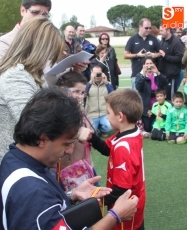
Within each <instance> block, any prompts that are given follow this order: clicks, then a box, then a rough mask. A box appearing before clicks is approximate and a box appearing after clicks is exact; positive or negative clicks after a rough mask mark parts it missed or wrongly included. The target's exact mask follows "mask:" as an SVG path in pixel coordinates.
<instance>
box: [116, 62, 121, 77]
mask: <svg viewBox="0 0 187 230" xmlns="http://www.w3.org/2000/svg"><path fill="white" fill-rule="evenodd" d="M115 66H116V72H117V74H118V75H121V69H120V68H119V65H118V62H117V60H116V62H115Z"/></svg>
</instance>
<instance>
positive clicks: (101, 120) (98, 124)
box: [92, 115, 112, 133]
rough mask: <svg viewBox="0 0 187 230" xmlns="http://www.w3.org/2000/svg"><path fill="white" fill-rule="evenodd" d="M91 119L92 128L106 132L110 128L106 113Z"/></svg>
mask: <svg viewBox="0 0 187 230" xmlns="http://www.w3.org/2000/svg"><path fill="white" fill-rule="evenodd" d="M92 121H93V125H94V129H95V130H99V131H100V132H102V133H107V132H109V131H110V130H111V129H112V128H111V125H110V122H109V121H108V119H107V118H106V115H104V116H101V117H98V118H92Z"/></svg>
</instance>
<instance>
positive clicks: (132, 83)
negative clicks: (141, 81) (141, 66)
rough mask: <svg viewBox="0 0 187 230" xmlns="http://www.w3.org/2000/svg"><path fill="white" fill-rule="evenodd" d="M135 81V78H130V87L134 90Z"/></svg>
mask: <svg viewBox="0 0 187 230" xmlns="http://www.w3.org/2000/svg"><path fill="white" fill-rule="evenodd" d="M135 80H136V77H131V85H132V89H136V84H135Z"/></svg>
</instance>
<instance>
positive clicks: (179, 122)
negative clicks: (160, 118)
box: [165, 92, 187, 144]
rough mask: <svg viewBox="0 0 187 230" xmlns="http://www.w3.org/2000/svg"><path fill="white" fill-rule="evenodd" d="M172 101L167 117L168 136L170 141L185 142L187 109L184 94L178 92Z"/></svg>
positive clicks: (186, 135)
mask: <svg viewBox="0 0 187 230" xmlns="http://www.w3.org/2000/svg"><path fill="white" fill-rule="evenodd" d="M172 103H173V107H172V108H171V109H170V110H169V111H168V114H167V118H166V125H165V129H166V138H167V140H168V142H169V143H177V144H184V143H186V139H187V109H186V108H185V107H184V105H183V103H184V97H183V94H182V93H181V92H176V93H175V94H174V95H173V100H172Z"/></svg>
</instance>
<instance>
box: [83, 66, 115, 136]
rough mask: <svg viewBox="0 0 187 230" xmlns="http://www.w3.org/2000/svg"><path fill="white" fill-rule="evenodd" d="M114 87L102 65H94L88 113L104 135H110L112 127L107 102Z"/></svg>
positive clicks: (88, 92)
mask: <svg viewBox="0 0 187 230" xmlns="http://www.w3.org/2000/svg"><path fill="white" fill-rule="evenodd" d="M113 90H114V89H113V87H112V85H111V84H110V83H109V82H108V80H107V77H106V75H105V74H104V73H102V69H101V67H100V66H94V67H93V68H92V70H91V80H90V81H89V82H88V83H87V87H86V93H87V100H86V107H85V110H86V113H87V115H88V117H89V118H90V119H92V121H93V125H94V129H95V130H96V131H100V133H101V135H102V136H103V137H106V136H108V135H107V132H109V131H110V130H111V129H112V128H111V126H110V123H109V121H108V119H107V117H106V114H107V111H106V102H105V96H107V95H108V94H109V93H110V92H112V91H113Z"/></svg>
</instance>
